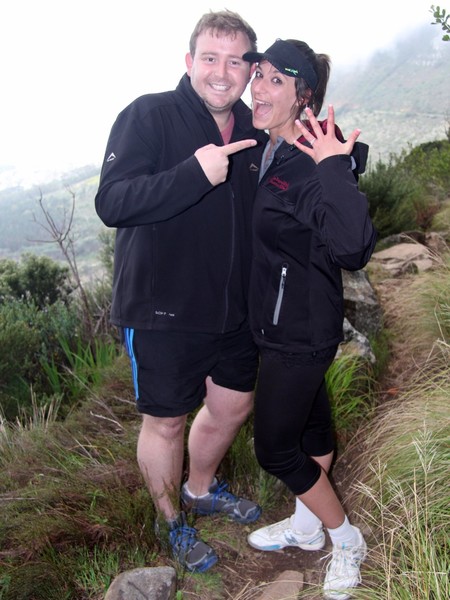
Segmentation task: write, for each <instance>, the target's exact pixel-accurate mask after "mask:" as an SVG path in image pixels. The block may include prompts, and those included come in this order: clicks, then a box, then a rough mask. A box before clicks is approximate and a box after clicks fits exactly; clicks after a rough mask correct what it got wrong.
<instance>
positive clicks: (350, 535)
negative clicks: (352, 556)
mask: <svg viewBox="0 0 450 600" xmlns="http://www.w3.org/2000/svg"><path fill="white" fill-rule="evenodd" d="M327 530H328V533H329V534H330V538H331V541H332V543H333V546H339V547H343V546H356V545H358V542H359V538H358V535H357V533H356V531H355V528H354V527H353V525H351V524H350V521H349V520H348V518H347V516H346V517H345V519H344V522H343V523H342V525H339V527H336V529H329V528H327Z"/></svg>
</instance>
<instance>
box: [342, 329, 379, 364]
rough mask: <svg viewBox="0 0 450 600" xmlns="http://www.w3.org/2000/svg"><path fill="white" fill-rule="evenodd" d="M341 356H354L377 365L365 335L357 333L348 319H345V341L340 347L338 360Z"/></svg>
mask: <svg viewBox="0 0 450 600" xmlns="http://www.w3.org/2000/svg"><path fill="white" fill-rule="evenodd" d="M341 354H353V355H355V356H359V357H361V358H363V359H364V360H367V361H368V362H370V363H371V364H375V362H376V358H375V355H374V353H373V352H372V347H371V345H370V342H369V340H368V339H367V338H366V336H365V335H363V334H362V333H360V332H359V331H357V330H356V329H355V328H354V327H353V326H352V325H351V323H350V322H349V321H348V319H344V341H343V342H342V344H340V345H339V348H338V351H337V353H336V358H338V357H339V356H341Z"/></svg>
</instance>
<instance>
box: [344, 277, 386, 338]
mask: <svg viewBox="0 0 450 600" xmlns="http://www.w3.org/2000/svg"><path fill="white" fill-rule="evenodd" d="M342 283H343V286H344V313H345V317H346V318H347V319H348V320H349V321H350V323H351V324H352V325H353V327H354V328H355V329H357V330H358V331H359V332H361V333H362V334H363V335H364V336H370V335H376V334H377V333H378V332H379V331H380V330H381V328H382V311H381V307H380V304H379V302H378V298H377V296H376V294H375V291H374V289H373V287H372V285H371V284H370V281H369V278H368V276H367V273H366V272H365V271H364V270H360V271H345V270H342Z"/></svg>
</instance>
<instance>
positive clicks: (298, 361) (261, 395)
mask: <svg viewBox="0 0 450 600" xmlns="http://www.w3.org/2000/svg"><path fill="white" fill-rule="evenodd" d="M336 350H337V347H336V346H333V347H332V348H327V349H325V350H322V351H319V352H313V353H301V354H291V353H289V354H287V353H284V352H278V351H276V350H271V349H267V348H261V350H260V354H261V358H260V368H259V375H258V383H257V388H256V397H255V413H254V436H255V452H256V457H257V459H258V462H259V464H260V465H261V467H262V468H263V469H264V470H265V471H267V472H268V473H270V474H271V475H274V476H275V477H277V478H278V479H280V480H281V481H283V482H284V483H285V484H286V486H287V487H288V488H289V489H290V490H291V491H292V492H293V493H294V494H295V495H296V496H297V495H299V494H304V493H305V492H307V491H308V490H309V489H310V488H311V487H312V486H313V485H314V484H315V483H316V482H317V480H318V479H319V477H320V472H321V469H320V466H319V465H318V464H317V462H316V461H314V460H313V459H312V458H311V456H325V455H326V454H329V453H330V452H332V451H333V449H334V436H333V428H332V419H331V408H330V402H329V398H328V394H327V390H326V383H325V373H326V372H327V370H328V368H329V366H330V365H331V363H332V361H333V358H334V356H335V354H336Z"/></svg>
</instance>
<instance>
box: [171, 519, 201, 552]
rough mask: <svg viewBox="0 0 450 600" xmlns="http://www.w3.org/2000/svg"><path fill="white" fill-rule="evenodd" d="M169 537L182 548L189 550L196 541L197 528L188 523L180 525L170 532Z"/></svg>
mask: <svg viewBox="0 0 450 600" xmlns="http://www.w3.org/2000/svg"><path fill="white" fill-rule="evenodd" d="M170 537H171V538H172V540H173V543H174V544H177V546H179V547H180V548H181V549H182V550H189V549H190V548H192V547H193V546H194V544H195V542H196V541H197V530H196V529H194V527H189V525H180V526H179V527H177V528H176V529H173V530H172V531H171V532H170Z"/></svg>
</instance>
